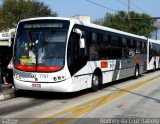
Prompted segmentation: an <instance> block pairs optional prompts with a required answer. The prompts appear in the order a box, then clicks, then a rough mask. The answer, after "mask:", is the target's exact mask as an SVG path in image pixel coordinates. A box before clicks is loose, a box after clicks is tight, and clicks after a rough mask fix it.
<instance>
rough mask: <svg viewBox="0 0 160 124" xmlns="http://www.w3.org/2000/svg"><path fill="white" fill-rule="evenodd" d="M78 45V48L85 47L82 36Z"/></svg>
mask: <svg viewBox="0 0 160 124" xmlns="http://www.w3.org/2000/svg"><path fill="white" fill-rule="evenodd" d="M79 46H80V48H85V41H84V38H81V39H80V42H79Z"/></svg>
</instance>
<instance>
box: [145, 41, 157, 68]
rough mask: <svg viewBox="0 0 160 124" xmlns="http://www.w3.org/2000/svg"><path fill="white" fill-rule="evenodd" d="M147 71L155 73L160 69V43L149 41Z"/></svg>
mask: <svg viewBox="0 0 160 124" xmlns="http://www.w3.org/2000/svg"><path fill="white" fill-rule="evenodd" d="M147 47H148V49H147V70H148V71H150V70H152V71H155V70H156V69H159V68H160V41H159V40H153V39H148V46H147Z"/></svg>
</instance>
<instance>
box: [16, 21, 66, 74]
mask: <svg viewBox="0 0 160 124" xmlns="http://www.w3.org/2000/svg"><path fill="white" fill-rule="evenodd" d="M68 28H69V22H68V21H60V20H59V21H58V20H34V21H26V22H21V23H20V24H19V26H18V29H17V34H16V40H15V48H14V66H15V68H17V69H19V70H23V71H38V72H53V71H58V70H60V69H62V68H63V66H64V58H65V57H64V55H65V45H66V39H67V33H68Z"/></svg>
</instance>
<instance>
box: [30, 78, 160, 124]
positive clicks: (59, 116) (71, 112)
mask: <svg viewBox="0 0 160 124" xmlns="http://www.w3.org/2000/svg"><path fill="white" fill-rule="evenodd" d="M156 78H159V76H156V77H154V78H151V79H148V80H145V81H142V82H139V83H137V84H134V85H131V86H129V87H127V88H125V89H119V90H118V91H115V92H112V93H110V94H107V95H105V96H102V97H99V98H96V99H93V100H90V101H88V102H85V103H82V104H80V105H78V106H75V107H72V108H69V109H67V110H64V111H61V112H58V113H56V114H53V115H50V116H47V117H45V118H43V119H40V120H37V121H35V122H33V123H32V124H41V123H44V122H45V123H46V122H47V123H48V122H49V123H54V124H64V123H67V122H69V121H71V120H73V119H75V118H77V117H79V116H81V115H84V114H85V113H87V112H89V111H91V110H93V109H95V108H97V107H99V106H102V105H104V104H106V103H108V102H110V101H112V100H114V99H116V98H118V97H120V96H122V95H124V94H126V93H128V92H130V91H132V90H135V89H137V88H139V87H141V86H143V85H145V84H147V83H149V82H150V81H152V80H154V79H156Z"/></svg>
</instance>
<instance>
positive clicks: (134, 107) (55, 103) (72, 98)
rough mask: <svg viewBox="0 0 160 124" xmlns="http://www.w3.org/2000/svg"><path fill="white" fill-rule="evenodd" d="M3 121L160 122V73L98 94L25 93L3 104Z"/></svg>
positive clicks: (0, 106) (0, 114) (106, 87)
mask: <svg viewBox="0 0 160 124" xmlns="http://www.w3.org/2000/svg"><path fill="white" fill-rule="evenodd" d="M0 118H2V120H1V121H2V122H19V123H32V124H39V123H59V124H62V123H68V124H70V123H76V124H77V123H78V124H81V123H83V124H85V123H95V124H97V123H109V122H110V123H111V122H113V123H115V122H117V123H118V122H119V121H121V123H138V122H139V123H142V122H144V123H145V122H154V123H160V120H159V119H158V118H160V71H156V72H152V73H147V74H144V75H142V76H141V77H140V78H139V79H136V80H135V79H132V78H128V79H125V80H121V81H116V82H113V83H110V84H106V85H104V86H103V88H102V89H101V90H99V91H98V92H90V90H85V91H81V92H77V93H67V94H66V93H44V92H23V93H22V95H21V96H20V97H17V98H13V99H10V100H6V101H2V102H0ZM20 118H21V119H20ZM145 119H149V120H145Z"/></svg>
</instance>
